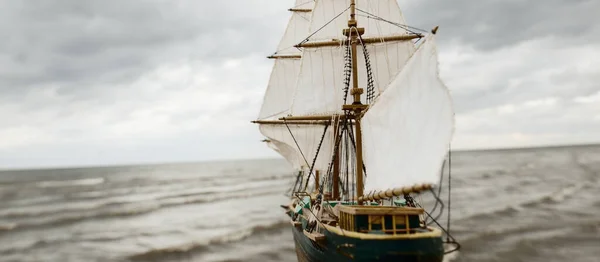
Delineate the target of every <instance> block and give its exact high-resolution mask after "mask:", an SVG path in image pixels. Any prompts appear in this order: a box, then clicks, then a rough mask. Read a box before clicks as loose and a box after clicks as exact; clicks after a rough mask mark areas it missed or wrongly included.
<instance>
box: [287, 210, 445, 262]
mask: <svg viewBox="0 0 600 262" xmlns="http://www.w3.org/2000/svg"><path fill="white" fill-rule="evenodd" d="M347 208H348V209H354V208H361V209H363V210H364V209H365V208H364V206H363V207H358V206H347ZM384 208H385V209H387V210H388V211H391V212H388V213H392V214H394V213H395V215H396V217H398V216H399V215H398V214H400V216H403V217H405V221H402V223H401V226H402V227H403V228H408V230H403V229H397V228H396V227H395V226H394V225H393V224H392V223H393V222H394V221H393V220H394V219H393V218H392V219H388V222H387V223H386V222H384V224H386V226H387V227H388V228H392V230H382V231H388V232H387V234H386V233H384V232H380V234H372V232H365V233H359V232H354V231H351V230H344V229H341V228H340V227H337V226H333V225H330V226H328V225H323V227H322V229H323V230H322V231H321V232H322V233H316V232H314V233H309V231H310V229H309V228H310V226H309V224H310V223H309V219H307V217H306V216H303V215H299V216H297V217H296V219H294V210H292V209H289V211H288V212H287V213H288V215H290V218H291V220H290V221H291V227H292V233H293V236H294V243H295V248H296V255H297V257H298V261H301V262H304V261H309V262H317V261H340V262H341V261H403V262H412V261H414V262H417V261H418V262H441V261H442V260H443V258H444V243H443V240H442V232H441V231H440V230H439V229H436V228H429V227H424V226H423V224H422V223H421V222H420V221H419V218H418V216H415V213H410V212H409V214H410V215H407V214H406V213H407V212H406V211H407V208H403V207H384ZM369 209H372V210H367V212H363V213H362V215H364V216H365V219H363V220H365V221H363V224H364V226H365V228H369V225H368V224H369V223H370V220H371V219H369V218H368V215H369V213H371V214H373V213H375V214H380V213H379V212H378V211H380V209H381V208H380V207H379V206H372V207H371V208H369ZM414 210H417V211H419V210H420V209H414ZM347 216H348V215H346V217H347ZM384 217H385V216H384ZM355 218H357V220H360V219H358V218H359V215H355ZM355 218H350V220H354V219H355ZM388 218H389V217H388ZM389 220H391V221H389ZM409 220H412V222H414V223H415V224H416V225H415V226H410V221H409ZM352 222H354V221H351V223H352ZM390 222H391V223H390ZM355 223H356V224H359V225H358V226H360V224H361V223H360V221H357V222H355ZM399 226H400V225H399ZM384 228H385V227H384ZM364 231H367V230H364ZM372 231H374V230H372ZM389 231H392V232H389ZM393 231H396V232H393Z"/></svg>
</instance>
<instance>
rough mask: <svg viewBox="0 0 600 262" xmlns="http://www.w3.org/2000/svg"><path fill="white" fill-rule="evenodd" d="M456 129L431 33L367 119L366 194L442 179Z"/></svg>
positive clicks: (364, 122) (364, 151) (448, 94)
mask: <svg viewBox="0 0 600 262" xmlns="http://www.w3.org/2000/svg"><path fill="white" fill-rule="evenodd" d="M453 131H454V112H453V109H452V100H451V98H450V93H449V90H448V89H447V87H446V86H445V85H444V84H443V83H442V81H441V80H440V78H439V75H438V60H437V51H436V47H435V41H434V35H430V36H428V37H427V38H426V39H425V41H424V42H423V43H422V44H421V45H420V46H419V48H418V50H417V51H416V52H415V54H414V55H413V56H412V57H411V58H410V59H409V61H408V62H407V64H406V65H405V66H404V69H403V70H402V71H401V72H400V73H399V74H398V75H397V76H396V77H395V78H394V79H393V80H392V82H391V83H390V85H389V86H388V87H387V89H386V90H385V92H383V93H382V94H381V96H380V97H379V98H378V99H377V100H376V101H375V102H374V104H372V105H371V106H370V108H369V109H368V111H367V112H366V113H365V115H364V117H363V118H362V134H363V156H364V164H365V166H366V168H367V176H366V180H365V193H369V192H371V191H381V190H387V189H392V188H399V187H407V186H413V185H415V184H437V183H438V182H439V179H440V169H441V166H442V163H443V160H444V158H445V155H446V153H447V152H448V147H449V143H450V140H451V138H452V133H453Z"/></svg>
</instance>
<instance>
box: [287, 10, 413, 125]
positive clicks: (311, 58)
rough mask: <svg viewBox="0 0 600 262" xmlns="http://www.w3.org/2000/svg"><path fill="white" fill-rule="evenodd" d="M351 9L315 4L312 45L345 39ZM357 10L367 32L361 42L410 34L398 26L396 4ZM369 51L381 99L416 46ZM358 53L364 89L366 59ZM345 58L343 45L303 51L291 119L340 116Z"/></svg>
mask: <svg viewBox="0 0 600 262" xmlns="http://www.w3.org/2000/svg"><path fill="white" fill-rule="evenodd" d="M349 6H350V0H345V1H344V0H319V1H317V2H316V5H315V8H314V10H313V16H312V20H311V23H310V31H311V35H310V37H309V42H311V43H312V42H315V43H318V42H323V41H331V40H332V39H337V40H340V41H341V40H344V39H346V37H345V36H344V35H343V34H342V30H343V29H345V28H347V27H348V17H349V12H350V11H349ZM356 8H357V12H358V18H360V20H359V22H358V27H363V28H365V34H364V35H363V36H362V37H363V39H367V38H382V37H389V36H401V35H407V34H408V32H407V31H406V30H405V29H404V28H403V27H400V26H398V25H404V24H405V22H404V17H403V16H402V13H401V11H400V8H399V7H398V3H397V2H396V0H380V1H368V0H358V1H357V4H356ZM333 18H335V19H333ZM331 19H333V20H331ZM383 20H385V21H383ZM366 46H367V52H368V54H369V60H370V64H371V68H372V74H373V81H374V86H375V96H377V95H378V94H379V93H381V92H383V91H384V90H385V88H386V87H387V86H388V84H389V82H390V80H391V78H393V77H394V76H395V75H396V74H397V73H398V72H399V71H400V70H401V69H402V67H403V66H404V64H405V63H406V61H407V60H408V58H409V57H410V56H411V55H412V54H413V53H414V44H413V42H412V41H390V42H383V43H371V44H368V45H366ZM358 49H359V51H358V55H357V58H358V68H361V70H359V77H358V79H359V83H358V86H359V87H361V88H366V87H367V80H368V78H367V72H366V71H365V70H364V68H365V66H366V63H365V57H364V53H363V51H362V47H359V48H358ZM345 53H346V46H343V45H339V46H327V47H319V48H304V50H303V54H302V66H301V69H300V74H299V77H298V82H297V86H296V93H295V95H294V101H293V104H292V109H291V113H292V114H293V115H329V114H340V113H342V105H343V104H344V100H343V97H344V91H343V89H344V62H345ZM351 85H352V84H351Z"/></svg>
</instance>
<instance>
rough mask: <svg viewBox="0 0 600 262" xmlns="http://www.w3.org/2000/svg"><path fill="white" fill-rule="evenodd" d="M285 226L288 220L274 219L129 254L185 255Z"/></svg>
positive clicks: (137, 256) (150, 256) (143, 257)
mask: <svg viewBox="0 0 600 262" xmlns="http://www.w3.org/2000/svg"><path fill="white" fill-rule="evenodd" d="M286 226H289V222H288V221H287V220H285V221H276V222H274V223H270V224H261V225H255V226H253V227H250V228H245V229H241V230H238V231H235V232H231V233H228V234H225V235H222V236H218V237H215V238H212V239H209V240H206V241H195V242H190V243H185V244H182V245H178V246H170V247H163V248H155V249H150V250H148V251H145V252H142V253H138V254H134V255H131V256H129V257H128V258H129V259H130V260H135V261H146V260H162V259H164V258H165V257H171V256H181V255H183V256H185V255H186V254H189V253H192V252H202V251H205V250H207V249H208V247H209V246H214V245H225V244H229V243H235V242H238V241H242V240H244V239H246V238H248V237H249V236H251V235H255V234H262V233H268V232H270V231H272V230H279V229H282V228H284V227H286Z"/></svg>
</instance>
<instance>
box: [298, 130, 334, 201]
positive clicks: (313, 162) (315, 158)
mask: <svg viewBox="0 0 600 262" xmlns="http://www.w3.org/2000/svg"><path fill="white" fill-rule="evenodd" d="M327 128H329V125H325V130H323V135H322V136H321V141H319V146H317V152H315V157H314V158H313V161H312V165H311V166H310V171H309V173H308V178H307V179H306V184H305V185H304V191H306V188H307V187H308V181H309V180H310V175H312V171H313V170H314V168H315V163H316V162H317V157H318V156H319V152H320V151H321V145H323V140H324V139H325V134H326V133H327Z"/></svg>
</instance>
